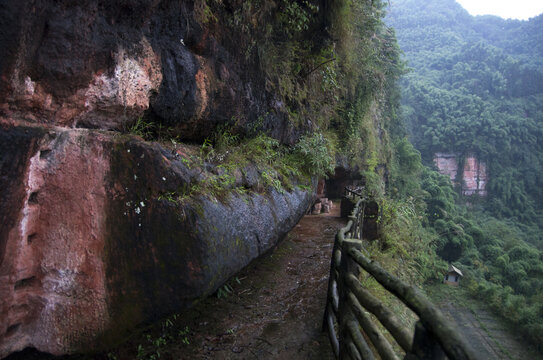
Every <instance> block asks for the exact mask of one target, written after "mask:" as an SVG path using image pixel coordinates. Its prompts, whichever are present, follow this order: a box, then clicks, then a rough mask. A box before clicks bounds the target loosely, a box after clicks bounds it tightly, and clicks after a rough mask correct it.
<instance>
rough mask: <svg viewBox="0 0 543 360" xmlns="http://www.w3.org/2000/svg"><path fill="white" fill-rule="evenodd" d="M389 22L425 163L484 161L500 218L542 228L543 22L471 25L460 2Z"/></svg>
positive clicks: (416, 8) (414, 8)
mask: <svg viewBox="0 0 543 360" xmlns="http://www.w3.org/2000/svg"><path fill="white" fill-rule="evenodd" d="M387 21H388V23H389V24H390V25H391V26H393V27H395V28H396V32H397V37H398V41H399V43H400V46H401V48H402V50H403V51H404V53H405V58H406V60H407V61H408V63H409V66H410V68H411V69H412V70H411V72H410V73H409V74H408V75H407V76H405V78H404V82H403V86H402V95H403V100H402V103H403V109H404V115H405V117H406V121H407V123H408V127H409V128H410V129H411V132H412V141H413V142H414V144H415V146H416V147H417V148H418V149H419V150H420V151H421V152H422V155H423V158H424V159H426V160H427V161H428V160H430V159H431V158H432V156H433V154H434V153H435V152H438V151H446V152H455V153H459V154H466V153H473V154H476V155H477V156H478V157H479V158H480V159H482V160H484V161H486V162H487V164H488V166H489V177H490V179H489V184H488V185H489V186H488V189H489V192H490V197H489V202H490V203H491V204H489V205H490V206H489V208H492V210H493V212H494V214H495V215H498V216H504V217H515V218H518V219H520V220H522V221H524V222H538V221H539V222H540V223H541V219H540V215H539V216H538V213H540V210H541V208H542V204H543V148H542V146H543V141H542V140H543V16H539V17H536V18H533V19H531V20H530V21H517V20H503V19H500V18H497V17H493V16H483V17H472V16H470V15H469V14H468V13H467V12H466V11H465V10H464V9H463V8H461V7H460V5H459V4H457V3H456V2H455V1H454V0H433V1H418V0H400V1H395V2H393V3H392V5H391V7H390V11H389V14H388V19H387ZM538 240H539V241H540V240H541V239H538ZM539 241H538V242H539Z"/></svg>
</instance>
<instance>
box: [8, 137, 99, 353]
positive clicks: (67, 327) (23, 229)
mask: <svg viewBox="0 0 543 360" xmlns="http://www.w3.org/2000/svg"><path fill="white" fill-rule="evenodd" d="M51 134H52V136H45V137H44V138H42V139H41V141H40V148H39V151H38V152H37V153H36V154H35V155H33V156H32V157H31V158H30V161H29V164H28V168H27V171H26V174H25V176H24V179H23V181H24V188H25V195H24V199H22V201H23V207H22V210H21V211H20V213H18V214H13V215H14V216H16V217H17V219H18V220H17V225H16V226H15V227H13V228H12V229H11V231H10V232H9V235H8V238H7V245H6V249H5V256H4V261H3V262H2V263H1V264H0V289H1V291H0V292H1V293H2V296H1V297H0V318H2V319H3V320H2V321H0V356H2V355H6V354H8V353H10V352H12V351H15V350H21V349H23V348H24V347H27V346H33V347H36V348H38V349H46V350H47V351H49V352H51V353H54V354H62V353H66V352H68V351H69V350H70V349H71V348H73V347H74V346H76V344H82V343H85V342H88V337H89V336H91V337H93V335H95V334H97V333H100V332H101V331H103V330H104V329H105V326H106V324H107V321H108V318H109V316H108V308H107V305H106V286H105V268H104V263H103V255H104V254H103V250H104V226H105V214H104V212H103V210H104V208H105V203H106V191H105V176H106V174H107V171H108V169H109V159H108V156H107V154H105V152H104V148H103V146H102V141H103V136H101V135H100V134H88V133H87V132H86V131H81V132H71V131H64V132H60V133H56V132H51ZM59 150H60V151H59Z"/></svg>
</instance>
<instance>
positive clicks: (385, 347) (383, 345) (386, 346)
mask: <svg viewBox="0 0 543 360" xmlns="http://www.w3.org/2000/svg"><path fill="white" fill-rule="evenodd" d="M347 298H348V301H349V304H350V305H351V309H352V310H353V313H354V315H355V317H356V319H357V320H358V322H359V324H360V326H361V327H362V329H363V330H364V332H365V333H366V335H367V336H368V337H369V338H370V340H371V343H372V344H373V346H375V349H377V352H378V353H379V355H380V356H381V359H383V360H399V358H398V357H397V356H396V354H395V353H394V349H392V345H390V343H389V342H388V340H387V339H386V338H385V337H384V335H383V334H382V333H381V331H379V329H378V328H377V326H376V325H375V324H374V323H373V321H371V319H370V317H369V316H368V315H366V312H365V311H364V309H363V308H362V306H361V305H360V303H359V302H358V300H357V299H356V297H355V296H354V295H353V294H352V293H349V295H347Z"/></svg>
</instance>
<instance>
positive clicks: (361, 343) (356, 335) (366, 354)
mask: <svg viewBox="0 0 543 360" xmlns="http://www.w3.org/2000/svg"><path fill="white" fill-rule="evenodd" d="M348 327H349V333H350V335H351V339H352V340H353V343H354V344H355V346H356V348H357V350H358V352H359V353H360V355H361V356H362V359H364V360H374V359H375V357H374V356H373V352H372V351H371V349H370V347H369V345H368V343H367V342H366V339H364V337H363V336H362V334H361V333H360V330H359V329H358V324H357V323H356V322H354V321H352V322H350V323H349V324H348Z"/></svg>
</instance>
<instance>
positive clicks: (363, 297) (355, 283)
mask: <svg viewBox="0 0 543 360" xmlns="http://www.w3.org/2000/svg"><path fill="white" fill-rule="evenodd" d="M345 281H346V283H347V286H349V288H350V290H351V291H352V293H353V294H354V296H355V297H356V299H357V300H358V302H359V303H360V304H361V305H362V307H364V308H365V309H366V310H368V311H369V312H370V313H372V314H373V315H375V316H376V317H377V319H378V320H379V321H380V322H381V324H383V326H384V327H385V328H386V329H387V330H388V331H389V332H390V334H391V335H392V337H394V339H395V340H396V342H398V345H400V346H401V347H402V349H404V350H405V352H410V351H411V349H412V346H413V337H414V336H415V332H414V331H409V330H407V329H406V328H405V327H404V326H402V324H401V322H400V321H399V320H398V319H397V318H396V316H395V315H394V313H393V312H392V311H390V310H389V309H387V308H386V307H385V306H384V305H383V303H382V302H381V301H379V300H378V299H377V298H376V297H375V296H373V295H372V294H371V293H370V292H369V291H367V290H366V289H364V288H363V287H362V286H361V285H360V282H359V280H358V279H357V278H356V277H355V276H353V275H352V274H349V275H347V277H346V279H345Z"/></svg>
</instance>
